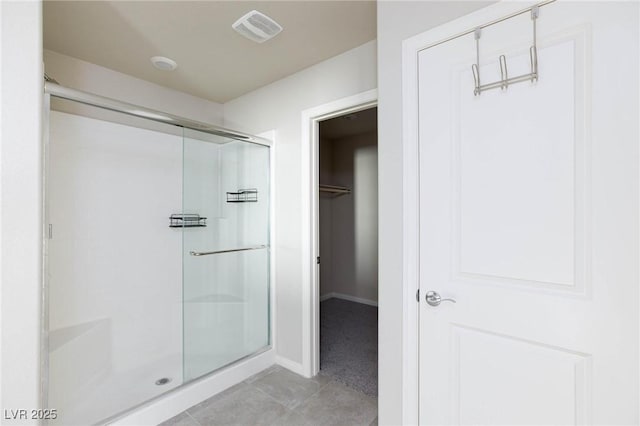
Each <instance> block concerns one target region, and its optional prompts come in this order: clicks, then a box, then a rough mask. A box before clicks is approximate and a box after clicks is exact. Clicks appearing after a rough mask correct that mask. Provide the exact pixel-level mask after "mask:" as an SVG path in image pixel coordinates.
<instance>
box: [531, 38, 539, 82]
mask: <svg viewBox="0 0 640 426" xmlns="http://www.w3.org/2000/svg"><path fill="white" fill-rule="evenodd" d="M529 59H530V60H531V82H532V83H533V82H534V81H537V80H538V49H537V48H536V46H531V47H530V48H529Z"/></svg>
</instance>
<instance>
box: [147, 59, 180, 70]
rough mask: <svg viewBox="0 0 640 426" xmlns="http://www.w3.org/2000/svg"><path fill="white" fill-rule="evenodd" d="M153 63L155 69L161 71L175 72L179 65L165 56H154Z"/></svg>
mask: <svg viewBox="0 0 640 426" xmlns="http://www.w3.org/2000/svg"><path fill="white" fill-rule="evenodd" d="M151 63H152V64H153V66H154V67H156V68H157V69H159V70H161V71H173V70H175V69H176V68H178V64H177V63H176V61H174V60H173V59H169V58H165V57H164V56H154V57H153V58H151Z"/></svg>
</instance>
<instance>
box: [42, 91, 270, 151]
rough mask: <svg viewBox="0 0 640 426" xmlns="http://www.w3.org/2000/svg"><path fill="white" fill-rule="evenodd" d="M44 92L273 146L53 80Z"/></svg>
mask: <svg viewBox="0 0 640 426" xmlns="http://www.w3.org/2000/svg"><path fill="white" fill-rule="evenodd" d="M44 92H45V93H47V94H49V95H51V96H55V97H56V98H61V99H67V100H70V101H75V102H79V103H81V104H85V105H91V106H95V107H99V108H102V109H107V110H110V111H115V112H120V113H123V114H127V115H132V116H134V117H139V118H144V119H147V120H152V121H157V122H159V123H165V124H170V125H173V126H178V127H184V128H186V129H192V130H197V131H199V132H203V133H209V134H211V135H217V136H223V137H227V138H233V139H237V140H241V141H244V142H251V143H257V144H260V145H267V146H271V141H270V140H268V139H265V138H261V137H260V136H254V135H250V134H248V133H242V132H237V131H235V130H231V129H225V128H224V127H219V126H214V125H212V124H208V123H203V122H201V121H195V120H190V119H188V118H184V117H179V116H177V115H173V114H168V113H166V112H161V111H157V110H154V109H150V108H145V107H141V106H138V105H133V104H130V103H127V102H122V101H118V100H115V99H111V98H106V97H103V96H98V95H94V94H91V93H87V92H83V91H80V90H75V89H70V88H68V87H64V86H61V85H60V84H56V83H54V82H52V81H45V83H44Z"/></svg>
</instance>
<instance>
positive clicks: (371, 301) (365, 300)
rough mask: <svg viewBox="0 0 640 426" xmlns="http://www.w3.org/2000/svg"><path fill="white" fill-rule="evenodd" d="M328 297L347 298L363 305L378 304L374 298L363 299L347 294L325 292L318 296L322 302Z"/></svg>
mask: <svg viewBox="0 0 640 426" xmlns="http://www.w3.org/2000/svg"><path fill="white" fill-rule="evenodd" d="M328 299H342V300H348V301H349V302H356V303H362V304H363V305H369V306H378V302H376V301H375V300H369V299H363V298H361V297H355V296H351V295H349V294H342V293H333V292H332V293H327V294H323V295H322V296H320V301H321V302H324V301H325V300H328Z"/></svg>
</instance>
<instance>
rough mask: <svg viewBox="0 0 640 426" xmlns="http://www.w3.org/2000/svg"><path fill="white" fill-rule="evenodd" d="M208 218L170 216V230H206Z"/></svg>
mask: <svg viewBox="0 0 640 426" xmlns="http://www.w3.org/2000/svg"><path fill="white" fill-rule="evenodd" d="M205 226H207V218H206V217H202V216H200V215H199V214H172V215H171V216H169V228H204V227H205Z"/></svg>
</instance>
